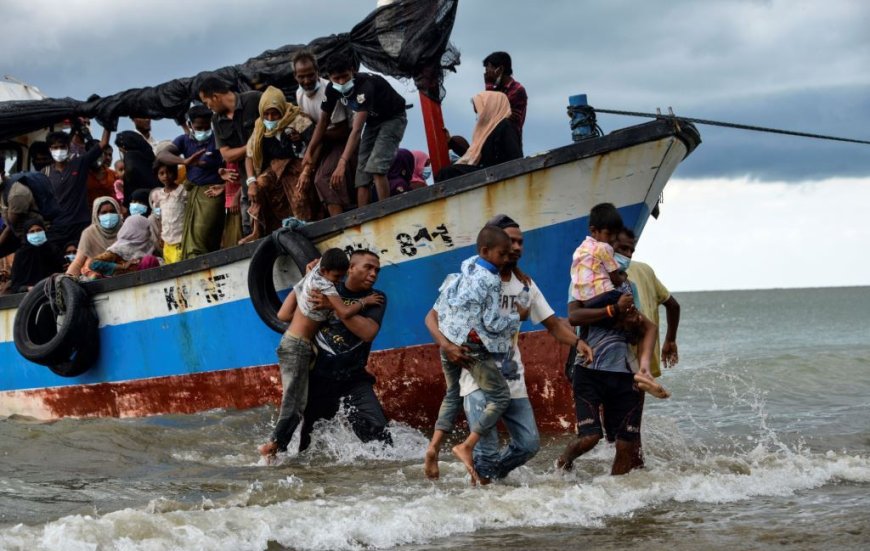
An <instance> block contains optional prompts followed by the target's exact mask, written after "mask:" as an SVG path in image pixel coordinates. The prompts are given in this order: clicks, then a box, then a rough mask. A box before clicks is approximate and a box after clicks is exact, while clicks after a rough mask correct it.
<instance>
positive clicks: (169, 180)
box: [154, 160, 178, 191]
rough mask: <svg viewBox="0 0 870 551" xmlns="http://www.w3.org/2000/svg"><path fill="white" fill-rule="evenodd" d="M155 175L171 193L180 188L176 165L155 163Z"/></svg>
mask: <svg viewBox="0 0 870 551" xmlns="http://www.w3.org/2000/svg"><path fill="white" fill-rule="evenodd" d="M154 175H155V176H157V181H159V182H160V183H161V184H163V188H164V189H166V190H167V191H171V190H173V189H175V188H176V187H178V165H176V164H174V163H161V162H160V161H159V160H155V161H154Z"/></svg>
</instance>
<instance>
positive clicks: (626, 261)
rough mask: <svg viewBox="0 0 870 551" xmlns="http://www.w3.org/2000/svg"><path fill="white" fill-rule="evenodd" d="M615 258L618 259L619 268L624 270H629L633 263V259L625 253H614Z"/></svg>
mask: <svg viewBox="0 0 870 551" xmlns="http://www.w3.org/2000/svg"><path fill="white" fill-rule="evenodd" d="M613 259H614V260H616V263H617V264H619V269H620V270H622V271H625V270H627V269H628V267H629V265H630V264H631V259H630V258H628V257H627V256H625V255H623V254H619V253H613Z"/></svg>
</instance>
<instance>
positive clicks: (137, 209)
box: [130, 203, 148, 214]
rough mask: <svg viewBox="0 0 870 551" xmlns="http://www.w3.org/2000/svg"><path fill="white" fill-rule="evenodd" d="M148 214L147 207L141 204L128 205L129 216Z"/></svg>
mask: <svg viewBox="0 0 870 551" xmlns="http://www.w3.org/2000/svg"><path fill="white" fill-rule="evenodd" d="M146 212H148V207H146V206H145V205H143V204H142V203H130V214H145V213H146Z"/></svg>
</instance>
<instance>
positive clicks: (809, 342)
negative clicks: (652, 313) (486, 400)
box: [0, 288, 870, 551]
mask: <svg viewBox="0 0 870 551" xmlns="http://www.w3.org/2000/svg"><path fill="white" fill-rule="evenodd" d="M677 298H678V299H679V300H680V302H681V303H682V305H683V321H682V324H681V328H680V337H679V343H680V357H681V362H680V365H679V366H678V367H677V368H675V369H674V370H672V371H671V372H668V373H666V375H665V376H664V377H663V382H664V383H665V385H666V386H668V388H669V389H670V390H671V391H672V392H673V394H674V397H673V398H672V399H671V400H668V401H657V400H652V399H650V400H648V401H647V407H646V410H645V417H644V425H643V438H644V449H645V454H646V461H647V468H646V469H644V470H640V471H635V472H633V473H631V474H629V475H627V476H623V477H610V476H608V475H607V473H608V472H609V468H610V462H611V460H612V456H613V449H612V447H609V446H603V445H601V446H599V447H598V448H597V449H595V450H594V451H593V452H592V453H590V454H588V455H586V456H584V457H582V458H581V459H579V460H578V461H577V463H576V468H575V471H574V472H572V473H570V474H562V473H557V472H555V471H554V469H553V467H552V464H553V460H554V459H555V457H556V456H557V455H558V454H559V452H560V451H561V448H562V447H563V446H564V445H565V444H566V443H567V442H568V441H569V440H570V435H545V436H544V437H543V441H542V444H543V447H542V449H541V451H540V452H539V454H538V456H537V457H535V458H534V459H533V460H532V461H531V462H530V463H529V464H528V465H527V466H525V467H522V468H520V469H518V470H517V471H516V472H514V473H512V474H511V476H510V477H508V478H507V479H506V480H505V481H503V482H501V483H498V484H494V485H491V486H489V487H487V488H470V487H469V486H468V481H467V476H466V475H465V472H464V469H463V468H462V467H461V466H460V465H459V464H458V463H456V462H455V461H453V460H452V458H450V457H448V456H447V455H444V456H442V459H443V460H442V462H441V471H442V479H441V480H440V481H438V482H435V483H433V482H430V481H427V480H425V479H424V477H423V476H422V469H421V464H422V453H423V450H424V448H425V444H426V440H427V435H426V434H424V433H422V432H420V431H417V430H415V429H413V428H410V427H407V426H403V425H394V426H393V433H394V439H395V441H396V446H395V447H394V448H390V449H382V448H381V447H380V446H379V445H378V444H362V443H360V442H358V441H356V439H355V438H354V437H353V434H352V432H351V431H350V429H349V427H348V425H347V423H346V422H345V420H344V419H343V418H342V417H338V418H336V419H335V420H333V421H330V422H329V423H323V424H321V425H320V426H319V427H318V429H317V432H316V435H315V445H314V446H313V448H312V449H311V450H309V451H308V452H306V453H304V454H301V455H298V456H290V457H284V458H282V461H281V464H280V465H278V466H271V467H267V466H265V465H262V464H260V463H259V462H258V458H257V455H256V451H255V447H256V445H257V444H259V443H260V442H261V441H263V440H264V439H265V438H266V437H267V435H268V433H269V429H270V426H271V422H272V420H273V418H274V415H275V410H274V409H273V408H270V407H269V408H259V409H256V410H249V411H242V412H238V411H231V412H224V411H213V412H207V413H203V414H199V415H189V416H160V417H151V418H146V419H122V420H118V419H89V420H61V421H56V422H52V423H41V422H35V421H33V420H29V419H23V418H8V419H4V420H0V442H2V443H0V549H22V550H23V549H27V550H37V549H64V550H78V549H82V550H85V549H87V550H94V549H99V550H103V549H106V550H108V549H123V550H134V549H142V550H164V549H210V550H212V549H227V550H240V549H251V550H259V549H270V550H279V549H300V550H308V549H324V550H327V549H328V550H332V549H390V548H395V547H401V548H403V549H412V550H422V549H454V548H472V547H473V548H475V549H487V550H488V549H492V550H496V549H497V550H502V551H504V550H514V549H516V550H519V549H529V548H535V549H542V550H549V549H553V550H556V549H559V550H562V549H566V548H577V547H581V546H583V547H587V546H588V547H590V548H595V549H625V548H626V547H627V546H638V545H639V546H645V547H646V548H652V549H662V548H668V549H672V550H682V549H701V548H704V549H711V550H712V549H723V550H724V549H728V550H729V551H731V550H733V549H735V548H736V549H782V548H790V549H822V548H827V549H867V548H870V512H868V511H870V408H868V406H870V325H868V324H867V322H868V321H870V315H868V313H870V288H853V289H824V290H783V291H739V292H715V293H685V294H680V295H678V296H677Z"/></svg>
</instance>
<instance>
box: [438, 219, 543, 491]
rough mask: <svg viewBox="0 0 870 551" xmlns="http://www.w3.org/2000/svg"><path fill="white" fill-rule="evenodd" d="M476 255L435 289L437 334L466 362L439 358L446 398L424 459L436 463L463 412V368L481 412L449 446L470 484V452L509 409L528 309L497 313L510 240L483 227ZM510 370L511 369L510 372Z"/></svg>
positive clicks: (473, 474) (499, 231)
mask: <svg viewBox="0 0 870 551" xmlns="http://www.w3.org/2000/svg"><path fill="white" fill-rule="evenodd" d="M477 251H478V255H477V256H472V257H471V258H468V259H466V260H465V261H464V262H463V263H462V271H461V273H459V274H450V275H448V276H447V277H446V278H445V280H444V283H442V284H441V288H440V289H439V296H438V300H437V301H436V302H435V306H434V307H433V309H434V310H435V312H436V313H437V315H438V327H440V330H441V333H443V335H444V336H445V337H446V338H447V339H448V340H450V342H452V343H454V344H456V345H457V346H464V347H466V348H467V349H468V351H469V353H468V356H469V358H470V361H468V362H466V363H465V364H458V363H453V362H450V361H448V360H447V358H446V357H445V356H444V355H443V354H442V355H441V366H442V369H443V370H444V379H445V381H446V383H447V393H446V395H445V396H444V400H443V401H442V402H441V409H440V410H439V411H438V421H436V423H435V431H434V433H433V435H432V441H431V442H430V443H429V449H428V450H427V454H426V455H427V460H428V458H429V456H430V455H432V454H434V457H435V460H436V461H437V456H438V452H439V451H440V448H441V443H442V442H443V441H444V438H445V437H446V435H447V434H448V433H449V432H450V431H451V430H452V429H453V420H454V419H455V418H456V414H457V413H458V412H459V409H460V408H461V407H462V398H461V397H460V396H459V376H460V374H461V372H462V369H463V368H465V369H467V370H468V372H469V373H471V376H472V377H474V381H475V382H476V383H477V384H478V386H479V387H480V388H481V390H482V391H483V392H484V394H485V395H486V398H487V404H486V408H485V410H484V412H483V413H482V414H481V416H480V417H479V418H478V419H477V422H475V423H473V424H472V425H471V434H469V436H468V438H467V439H466V440H465V442H463V443H461V444H458V445H456V446H454V447H453V454H454V455H455V456H456V457H457V458H458V459H459V460H460V461H462V463H463V464H464V465H465V468H466V469H467V470H468V473H469V474H470V475H471V482H472V484H476V483H477V480H478V476H477V473H476V472H475V470H474V461H473V459H472V452H473V451H474V446H475V445H476V444H477V442H478V441H479V440H480V436H481V435H482V434H484V433H486V432H487V431H488V430H490V429H491V428H492V427H494V426H495V424H496V423H497V422H498V420H499V418H501V416H502V414H503V413H504V412H505V410H506V409H507V407H508V405H510V389H509V388H508V384H507V381H506V380H505V373H507V372H510V371H511V369H513V370H514V371H516V362H515V361H514V360H513V354H512V353H513V336H514V334H515V333H516V332H517V331H518V330H519V325H520V321H521V320H522V319H525V317H526V316H527V315H528V308H527V307H525V308H523V307H520V306H518V307H517V311H516V312H514V311H512V312H510V313H509V314H508V315H504V314H502V312H501V308H500V306H501V276H499V272H500V271H501V268H502V267H503V266H504V265H505V264H506V263H507V262H508V261H509V260H510V254H511V240H510V237H509V236H508V234H507V233H505V231H504V230H503V229H501V228H497V227H494V226H486V227H484V228H483V229H482V230H480V233H479V234H478V235H477ZM511 366H513V368H511Z"/></svg>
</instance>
